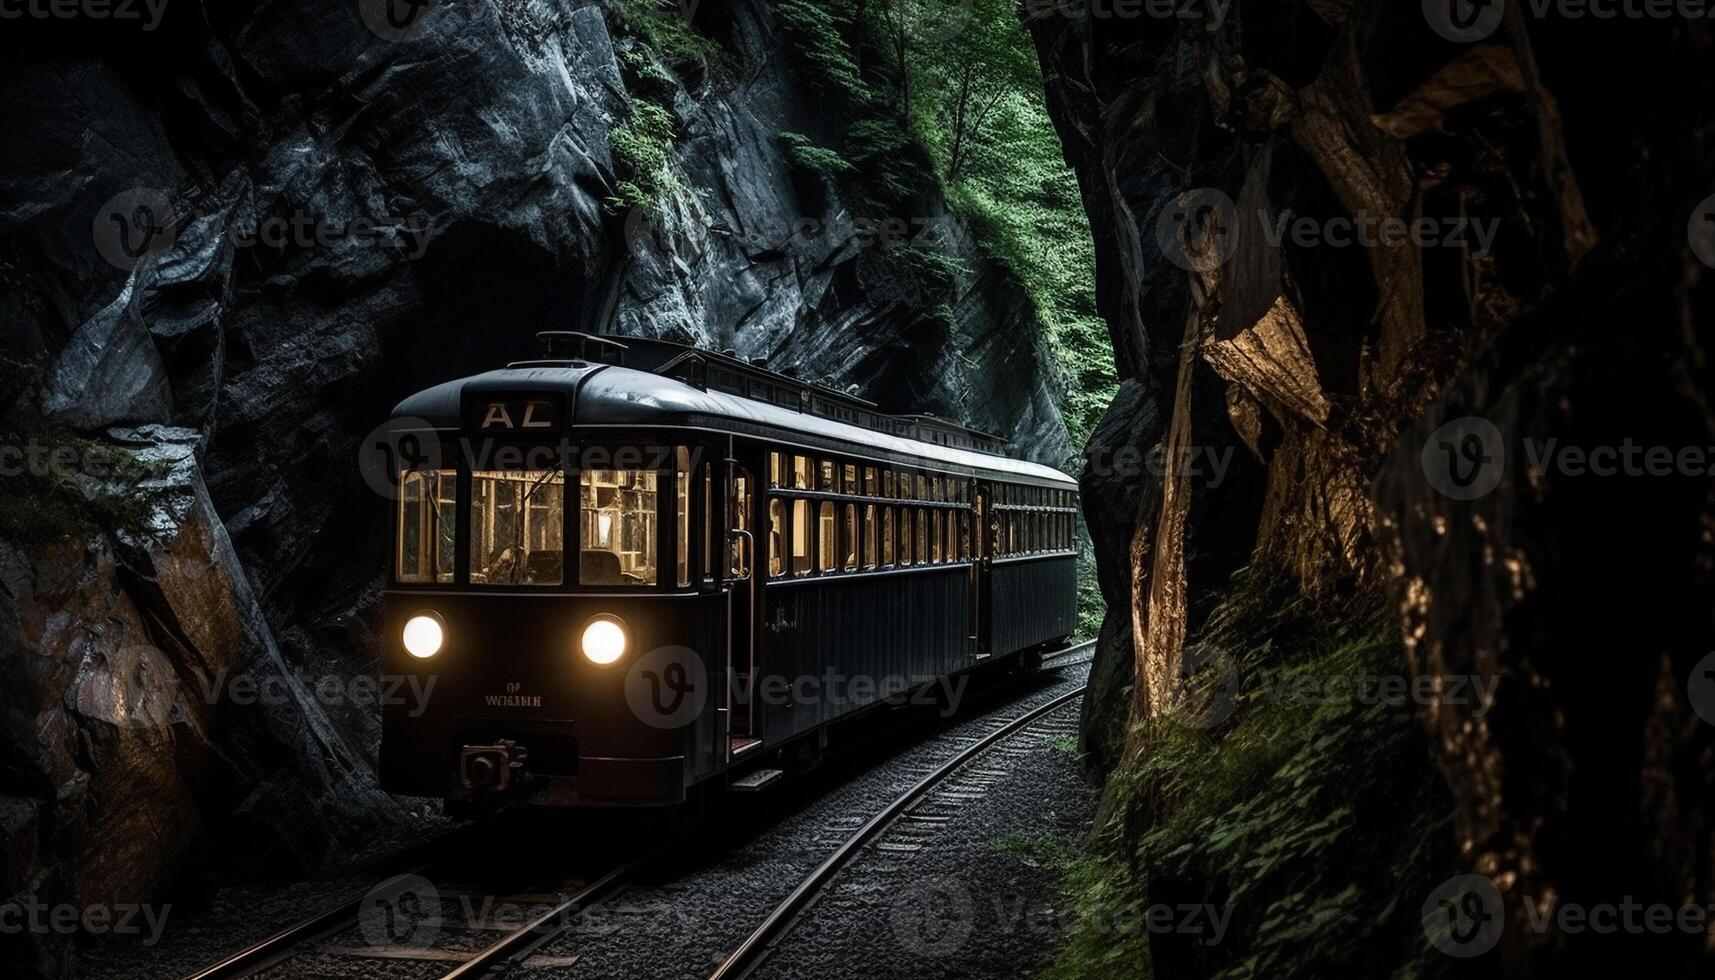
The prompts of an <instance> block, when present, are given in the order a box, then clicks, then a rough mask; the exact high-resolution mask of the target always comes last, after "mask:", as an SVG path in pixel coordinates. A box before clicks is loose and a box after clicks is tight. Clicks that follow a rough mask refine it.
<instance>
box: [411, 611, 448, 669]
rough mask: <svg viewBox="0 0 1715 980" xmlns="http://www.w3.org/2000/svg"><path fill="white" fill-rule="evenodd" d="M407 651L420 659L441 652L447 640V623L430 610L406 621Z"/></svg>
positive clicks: (425, 658)
mask: <svg viewBox="0 0 1715 980" xmlns="http://www.w3.org/2000/svg"><path fill="white" fill-rule="evenodd" d="M404 639H405V652H406V653H409V654H410V655H411V656H413V657H416V658H417V659H418V660H427V659H429V658H430V657H432V656H434V655H435V654H437V653H440V652H441V646H442V645H443V644H444V643H446V642H447V630H446V625H445V624H444V623H442V622H441V617H439V616H437V615H435V614H434V613H430V612H423V613H418V614H417V615H415V616H412V617H411V618H410V619H408V620H406V622H405V634H404Z"/></svg>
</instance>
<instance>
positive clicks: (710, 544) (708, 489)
mask: <svg viewBox="0 0 1715 980" xmlns="http://www.w3.org/2000/svg"><path fill="white" fill-rule="evenodd" d="M702 493H703V581H704V582H713V581H714V580H715V473H714V467H712V466H710V465H709V464H707V463H704V464H703V491H702Z"/></svg>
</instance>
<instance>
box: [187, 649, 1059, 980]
mask: <svg viewBox="0 0 1715 980" xmlns="http://www.w3.org/2000/svg"><path fill="white" fill-rule="evenodd" d="M1092 646H1093V644H1090V643H1084V644H1079V645H1077V646H1074V647H1070V648H1067V649H1065V650H1062V651H1059V652H1057V653H1055V654H1052V655H1050V656H1049V657H1046V658H1044V662H1043V664H1042V669H1043V670H1057V669H1061V668H1065V667H1070V666H1076V665H1079V664H1083V663H1086V662H1088V659H1089V658H1088V657H1087V656H1085V654H1087V653H1088V651H1089V650H1090V648H1091V647H1092ZM1083 693H1084V687H1083V686H1082V685H1080V686H1079V687H1078V689H1077V690H1075V691H1071V692H1068V693H1066V694H1063V695H1060V696H1058V697H1056V698H1054V699H1053V700H1051V701H1049V702H1047V703H1046V704H1043V705H1040V706H1038V707H1036V708H1032V709H1031V710H1029V711H1027V712H1026V713H1024V714H1023V715H1020V716H1019V717H1017V718H1014V719H1011V720H1010V721H1007V722H1006V723H1004V724H1002V725H1001V726H1000V727H998V728H996V729H995V730H994V731H992V732H989V733H987V734H985V735H983V736H981V737H980V738H978V739H977V740H976V741H975V742H973V743H972V744H970V745H968V746H966V747H965V748H963V749H962V750H960V751H959V752H958V753H957V754H956V755H955V756H954V757H953V758H951V759H950V760H948V761H947V762H946V763H944V764H942V765H941V766H940V767H939V768H937V769H935V770H934V771H933V772H930V773H929V774H927V775H925V776H924V777H922V778H921V779H919V780H918V781H917V782H916V783H915V784H913V785H912V786H911V787H910V788H909V789H908V790H906V791H905V792H904V793H903V794H901V795H900V796H899V797H898V798H896V799H895V800H894V801H893V802H892V803H890V804H888V806H887V807H886V808H885V809H883V810H882V811H881V812H880V813H878V814H876V815H875V816H874V817H872V818H871V819H870V820H869V821H867V822H866V823H864V824H863V825H862V826H860V827H859V828H857V829H856V830H855V831H854V832H853V833H852V834H851V836H850V837H849V838H847V839H846V840H845V841H844V842H843V843H841V844H840V845H839V846H838V847H837V848H836V849H835V851H834V852H833V853H832V854H830V855H829V856H828V857H827V859H826V860H824V861H823V862H822V864H821V865H820V866H818V867H817V868H816V869H815V870H814V871H813V872H812V873H811V874H810V875H809V876H808V877H807V878H805V879H804V881H802V882H801V883H800V884H799V885H798V887H797V888H795V889H794V890H793V892H792V893H791V894H790V895H789V896H787V898H786V899H785V901H783V902H782V903H781V904H780V905H779V906H777V907H776V908H775V909H774V910H773V911H772V912H771V913H770V914H769V916H768V917H767V918H766V919H765V920H764V921H763V922H762V924H761V925H760V926H758V927H757V929H756V930H755V931H753V932H752V933H751V934H750V936H749V937H747V938H746V939H745V941H744V942H743V943H741V944H740V945H739V946H738V947H737V948H735V949H734V950H733V952H732V953H731V954H730V955H729V956H728V957H727V959H726V961H725V962H723V963H722V964H721V966H720V967H719V968H718V969H717V970H716V971H715V973H714V974H712V975H711V980H728V978H733V977H739V976H743V975H746V974H748V972H749V971H750V970H751V969H753V968H754V967H755V966H756V965H757V963H759V962H761V959H762V957H763V956H764V955H766V951H767V949H768V947H769V945H770V944H771V943H772V942H775V941H777V940H778V939H779V938H780V937H782V936H784V935H785V933H786V931H788V930H789V929H790V928H791V926H792V924H793V922H794V921H796V918H797V916H798V915H799V914H800V913H801V912H802V911H803V910H804V909H806V908H808V907H809V905H810V904H812V903H813V902H814V901H815V898H816V897H817V895H818V894H819V893H820V892H821V890H822V889H824V888H825V887H826V886H827V885H828V883H829V882H831V881H832V880H833V878H834V877H835V876H836V875H837V874H838V872H839V871H840V869H841V868H843V867H844V866H845V865H846V864H848V863H849V862H850V861H851V860H852V858H853V857H855V856H856V855H857V854H858V853H859V852H860V851H861V850H862V848H863V847H864V846H865V845H866V844H868V843H870V842H871V841H873V840H874V839H875V838H877V837H878V836H880V835H881V834H882V833H883V832H885V831H886V830H887V829H888V827H889V826H890V825H891V824H892V823H893V822H894V821H895V820H897V819H898V818H899V817H900V816H901V815H903V814H904V813H905V812H906V811H908V810H909V809H910V808H911V807H912V806H913V805H914V804H916V803H917V802H918V801H920V800H921V799H922V798H923V797H924V795H925V794H927V793H928V792H929V791H930V790H932V789H934V788H935V787H936V786H937V785H938V784H940V783H941V782H943V781H945V780H946V779H947V778H948V777H949V776H951V775H952V774H953V773H955V772H957V771H958V770H960V769H962V768H964V767H965V766H967V765H968V764H969V763H971V762H972V761H973V760H975V759H976V758H977V757H979V756H981V755H983V754H984V753H985V752H987V751H988V750H990V749H992V748H994V747H995V746H997V745H999V744H1000V743H1001V742H1003V741H1005V740H1006V739H1007V738H1009V737H1010V736H1012V735H1016V734H1017V733H1018V732H1020V731H1022V730H1023V729H1025V728H1027V727H1029V726H1031V725H1032V724H1035V723H1037V722H1039V721H1041V720H1042V719H1043V718H1045V717H1046V716H1047V715H1049V714H1051V713H1052V712H1054V711H1056V710H1059V709H1060V708H1063V707H1065V706H1066V705H1067V704H1068V703H1070V702H1071V701H1073V700H1074V699H1076V698H1078V697H1081V696H1082V695H1083ZM684 843H685V840H684V839H679V840H675V841H672V842H670V843H668V844H666V845H662V846H660V847H657V848H655V849H653V850H651V851H648V852H647V853H645V854H643V855H642V856H640V857H635V858H632V859H630V860H627V861H624V862H621V863H617V864H613V865H610V866H608V867H607V869H606V870H605V871H603V872H601V873H599V874H596V875H593V876H591V877H590V878H589V879H588V880H587V881H581V882H577V883H575V885H574V886H573V887H571V888H570V889H569V890H568V891H566V892H563V893H559V894H556V895H554V896H551V897H545V896H540V895H538V896H532V897H530V898H528V899H524V900H518V899H515V898H514V897H512V896H494V895H488V896H485V897H484V898H483V899H482V900H481V902H480V903H479V905H480V906H481V907H485V908H486V907H492V906H493V905H495V904H496V903H502V902H505V903H510V904H514V905H521V904H528V905H530V906H532V907H533V908H535V909H537V911H535V912H534V913H533V914H531V915H529V916H528V917H527V918H526V920H525V921H524V922H523V923H522V924H521V925H518V926H516V927H511V928H509V929H501V930H499V931H501V932H502V933H503V935H502V936H501V938H499V939H496V940H494V941H492V942H486V943H484V942H479V941H472V940H473V938H474V937H480V936H481V935H482V934H483V933H485V932H490V931H496V930H497V928H498V927H497V925H496V924H495V923H494V922H493V921H491V920H482V919H474V920H473V921H466V922H465V923H463V924H462V925H458V924H453V925H452V927H451V928H449V929H446V930H445V932H446V933H447V935H446V936H445V937H442V938H449V939H454V940H459V939H462V940H464V942H463V943H462V946H463V948H445V947H443V946H435V947H422V948H415V949H407V948H392V949H389V948H385V947H373V946H371V947H362V946H329V945H327V943H328V941H330V940H333V939H334V938H335V937H338V936H339V935H341V934H343V933H347V932H351V931H353V930H358V929H359V926H360V921H361V918H362V916H363V914H364V911H365V909H366V907H367V906H369V905H371V904H372V903H385V902H389V901H390V900H392V899H394V898H397V897H399V896H400V895H401V894H402V893H404V892H406V891H409V890H412V889H413V888H420V887H421V885H420V883H422V882H425V881H426V882H429V883H430V884H431V886H433V888H434V891H435V892H436V894H441V893H445V894H465V893H463V892H461V891H460V889H458V888H456V887H453V886H447V887H444V888H443V887H441V886H438V885H433V882H434V880H435V879H442V880H443V882H444V881H445V879H446V877H447V876H446V874H445V873H444V872H442V871H441V870H439V869H438V868H437V867H436V866H435V865H434V864H432V863H426V864H420V865H417V866H415V867H412V868H409V869H407V870H405V871H403V872H401V873H399V874H396V875H393V876H391V877H389V878H386V879H384V880H383V881H381V882H379V883H378V884H376V885H375V886H374V887H372V888H370V889H368V890H367V891H365V892H364V893H363V894H361V895H358V896H356V897H353V898H351V899H349V900H347V901H345V902H342V903H340V904H339V905H336V906H334V907H331V908H329V909H327V910H325V911H323V912H320V913H318V914H316V915H314V916H311V917H309V918H307V919H305V920H303V921H302V922H299V923H297V924H296V925H293V926H291V927H289V928H287V929H284V930H281V931H280V932H277V933H275V934H273V935H270V936H268V937H267V938H265V939H262V940H261V941H259V942H256V943H253V944H252V945H250V946H247V947H245V948H244V949H241V950H239V951H237V952H234V953H232V954H231V955H229V956H226V957H225V958H223V959H221V960H220V961H219V962H217V963H214V964H213V965H211V966H207V967H204V968H202V969H200V970H197V971H195V972H193V973H189V974H186V975H185V976H184V978H183V980H235V978H240V977H253V976H258V975H263V974H268V973H271V972H272V971H274V970H276V969H278V968H281V967H283V966H286V967H288V972H287V973H285V974H283V975H287V976H289V975H293V974H292V972H290V968H289V966H288V964H290V962H291V961H294V960H297V959H299V958H301V957H302V958H307V957H310V956H317V957H335V958H350V959H362V958H377V959H391V958H398V959H406V960H415V961H418V962H420V963H423V964H425V965H429V964H434V963H439V964H441V966H442V967H445V966H448V965H450V967H451V969H450V972H446V973H444V974H441V975H440V980H476V978H480V977H484V976H488V975H491V974H493V973H495V972H497V971H498V970H500V969H501V968H502V967H503V966H505V965H507V964H511V963H520V962H522V963H523V964H524V965H525V966H532V965H534V966H545V967H555V966H569V965H570V962H569V961H568V962H566V963H559V962H557V961H555V962H547V961H544V962H540V963H532V962H531V961H529V960H528V959H527V958H528V957H530V956H531V954H532V953H533V952H535V951H536V950H538V949H539V948H541V947H542V946H544V945H545V944H547V943H549V942H550V941H552V940H554V939H556V938H558V937H560V936H562V935H564V934H565V933H567V932H568V931H570V930H571V929H572V928H573V927H574V926H575V925H576V922H577V919H578V916H580V915H581V914H582V913H585V912H587V911H589V910H591V909H593V908H596V907H598V906H600V905H601V904H602V903H603V902H605V901H607V900H608V899H609V898H612V897H613V896H615V895H617V894H619V893H620V892H622V891H623V890H624V888H625V887H626V886H627V885H628V884H630V883H632V882H633V881H635V880H636V879H637V878H638V877H639V875H640V873H641V872H642V871H644V870H645V869H646V868H649V867H652V866H655V865H657V864H659V863H661V862H662V861H663V859H665V858H666V857H667V856H668V855H669V854H670V853H672V852H673V851H674V850H675V849H676V848H678V847H679V846H682V845H683V844H684ZM470 907H471V906H470V905H468V904H467V909H469V908H470ZM425 976H427V974H425Z"/></svg>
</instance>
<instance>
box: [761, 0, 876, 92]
mask: <svg viewBox="0 0 1715 980" xmlns="http://www.w3.org/2000/svg"><path fill="white" fill-rule="evenodd" d="M855 10H856V8H855V5H854V4H853V3H851V2H850V0H780V3H779V4H778V5H777V6H776V8H775V11H776V13H777V15H778V16H779V18H780V24H781V27H782V28H784V29H785V32H786V38H787V40H788V41H789V42H791V45H792V48H793V50H795V51H796V52H797V53H798V55H799V56H800V57H801V58H802V59H803V61H804V62H805V63H806V64H807V65H808V66H810V68H811V71H810V73H809V74H810V78H811V81H812V82H814V83H817V84H820V85H822V86H823V87H824V88H827V89H829V90H831V91H833V92H835V93H837V94H840V95H843V96H844V97H845V98H847V99H849V100H850V101H851V102H852V103H854V104H857V105H863V104H866V103H868V102H869V101H870V99H871V93H870V90H869V85H868V84H867V83H865V82H864V80H863V73H862V71H861V70H860V69H859V67H858V58H859V57H860V56H859V55H858V53H857V50H856V49H855V47H854V45H853V41H852V38H853V36H854V33H855V32H856V30H857V26H856V25H855V23H854V21H855Z"/></svg>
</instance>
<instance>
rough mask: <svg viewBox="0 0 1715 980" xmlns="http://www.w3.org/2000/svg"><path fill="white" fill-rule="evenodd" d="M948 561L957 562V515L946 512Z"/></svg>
mask: <svg viewBox="0 0 1715 980" xmlns="http://www.w3.org/2000/svg"><path fill="white" fill-rule="evenodd" d="M946 555H947V560H948V561H958V560H959V515H958V514H957V513H956V512H954V511H947V550H946Z"/></svg>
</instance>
